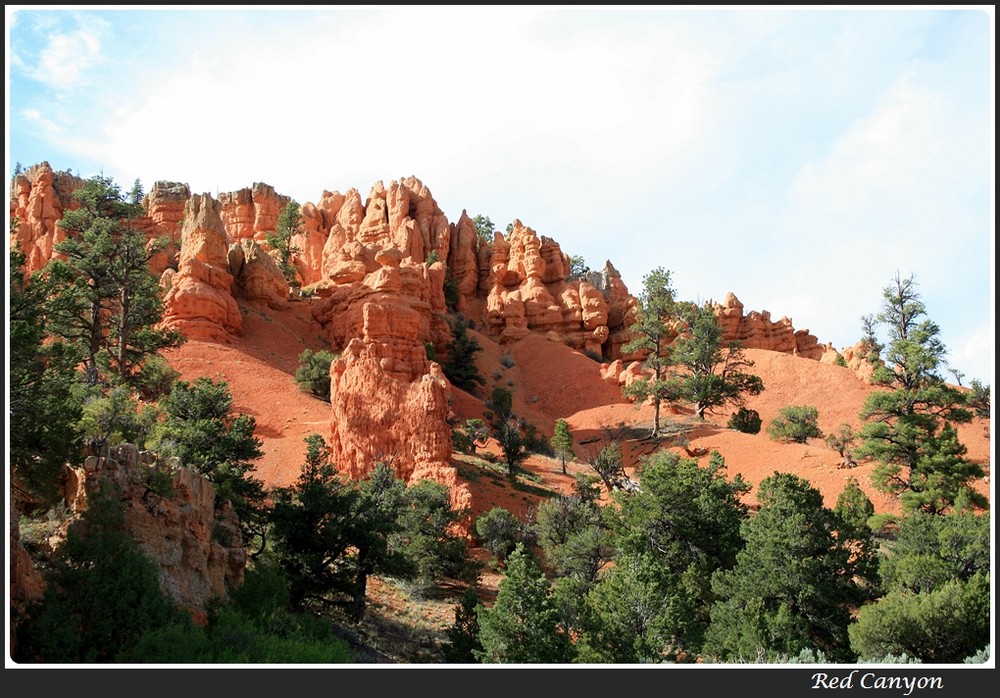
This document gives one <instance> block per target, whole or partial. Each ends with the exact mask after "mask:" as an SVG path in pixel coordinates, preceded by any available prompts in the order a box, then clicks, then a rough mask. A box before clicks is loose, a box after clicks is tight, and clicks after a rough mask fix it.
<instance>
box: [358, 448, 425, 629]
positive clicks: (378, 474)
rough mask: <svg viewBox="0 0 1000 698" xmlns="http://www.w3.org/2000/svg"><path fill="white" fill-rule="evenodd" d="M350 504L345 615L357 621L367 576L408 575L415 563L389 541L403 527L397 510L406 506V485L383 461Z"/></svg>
mask: <svg viewBox="0 0 1000 698" xmlns="http://www.w3.org/2000/svg"><path fill="white" fill-rule="evenodd" d="M358 492H359V496H358V498H357V500H356V501H355V504H354V512H353V514H352V517H351V522H350V529H349V537H350V542H351V549H350V551H349V553H348V555H347V557H346V560H345V562H346V565H347V566H348V567H349V568H350V569H351V570H352V571H353V577H354V581H353V585H352V592H351V597H352V598H351V603H350V605H349V606H348V617H349V618H350V619H351V620H353V621H354V622H355V623H360V622H361V620H362V619H363V618H364V616H365V610H366V607H367V593H368V591H367V590H368V578H369V577H371V576H372V575H374V574H384V575H388V576H391V577H397V578H401V579H412V578H413V577H414V576H416V574H417V571H418V569H417V566H416V564H415V563H414V561H413V559H412V558H411V557H410V555H409V554H408V553H409V552H410V551H407V550H405V549H404V548H402V547H401V546H396V545H393V542H394V541H396V540H397V538H396V536H397V534H399V533H400V532H401V531H402V530H403V526H402V524H401V523H400V514H401V513H402V512H403V509H404V507H405V506H406V503H405V498H406V485H405V484H403V481H402V480H400V479H399V478H398V477H396V471H395V470H393V469H392V466H390V465H389V464H387V463H378V464H377V465H376V466H375V468H374V469H373V470H372V472H371V473H370V474H369V475H368V477H366V478H365V479H364V480H362V481H361V483H360V486H359V490H358Z"/></svg>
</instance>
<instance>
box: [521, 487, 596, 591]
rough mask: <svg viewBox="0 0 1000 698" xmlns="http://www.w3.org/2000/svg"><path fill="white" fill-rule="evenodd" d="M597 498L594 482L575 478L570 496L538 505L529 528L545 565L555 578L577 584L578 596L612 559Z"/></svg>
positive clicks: (590, 584)
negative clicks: (533, 520) (539, 548)
mask: <svg viewBox="0 0 1000 698" xmlns="http://www.w3.org/2000/svg"><path fill="white" fill-rule="evenodd" d="M599 498H600V492H599V491H598V489H597V488H596V487H595V486H594V481H593V480H592V479H591V478H588V477H579V478H577V482H576V488H575V492H574V493H573V494H571V495H563V496H558V497H553V498H551V499H548V500H546V501H545V502H543V503H542V504H540V505H539V507H538V511H537V513H536V520H535V523H534V525H533V526H532V529H533V531H534V534H535V538H536V539H537V541H538V544H539V546H540V547H541V549H542V551H543V552H544V554H545V560H546V562H547V563H548V564H549V566H551V568H552V570H553V572H554V573H555V574H556V576H558V577H570V578H572V579H574V580H577V581H579V582H581V584H580V585H578V586H576V587H575V589H576V590H577V591H578V592H586V591H587V590H588V589H589V588H590V586H592V585H593V584H594V582H595V581H596V580H597V575H598V572H600V570H601V569H602V568H603V567H604V565H605V564H606V563H607V562H608V561H610V560H611V558H612V557H613V552H614V548H613V547H612V542H611V539H612V535H611V527H610V524H609V522H608V521H607V520H606V518H607V517H606V516H605V515H604V509H603V507H601V505H600V502H599Z"/></svg>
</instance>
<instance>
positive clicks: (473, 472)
mask: <svg viewBox="0 0 1000 698" xmlns="http://www.w3.org/2000/svg"><path fill="white" fill-rule="evenodd" d="M241 310H242V314H243V335H242V336H239V337H233V338H232V339H231V340H230V342H229V343H228V344H215V343H206V342H196V341H189V342H187V343H186V344H185V345H184V346H182V347H180V348H178V349H175V350H172V351H170V352H168V353H167V358H168V360H169V361H170V363H171V365H173V366H174V367H175V368H177V369H178V370H179V371H180V372H181V376H182V378H183V379H185V380H193V379H194V378H197V377H199V376H208V377H210V378H214V379H216V380H225V381H227V382H228V383H229V385H230V388H231V390H232V394H233V398H234V410H235V411H236V412H239V413H245V414H249V415H252V416H253V417H254V418H255V419H256V420H257V435H258V437H259V438H260V439H261V441H262V443H263V451H264V456H263V458H261V460H260V461H259V462H258V467H257V473H258V476H259V477H260V478H261V479H263V480H264V481H265V483H267V484H268V485H269V486H282V485H288V484H291V483H293V482H294V481H295V479H296V478H297V476H298V472H299V467H300V466H301V463H302V460H303V456H304V452H305V445H304V439H305V437H306V436H308V435H309V434H311V433H319V434H321V435H323V436H324V437H325V438H326V437H328V434H329V431H330V406H329V404H328V403H325V402H323V401H322V400H319V399H317V398H314V397H312V396H310V395H307V394H306V393H303V392H302V391H301V390H300V389H299V388H298V386H297V385H296V383H295V380H294V374H295V369H296V367H297V365H298V356H299V354H300V353H301V352H302V350H303V349H305V348H310V349H313V350H316V349H320V348H324V345H323V343H322V340H319V339H314V340H313V341H310V338H316V337H318V336H319V335H318V333H317V332H316V326H315V323H314V322H313V321H312V320H311V317H310V312H309V310H310V302H309V301H302V302H297V303H292V304H290V305H289V306H288V309H287V310H273V309H270V308H268V307H267V306H266V305H263V304H252V305H247V304H244V305H242V306H241ZM470 334H471V335H472V336H473V337H475V339H476V340H477V341H478V342H479V343H480V346H481V347H482V351H481V352H480V353H479V354H477V366H478V367H479V370H480V372H481V373H482V375H483V376H484V378H485V379H486V385H485V386H484V387H483V388H482V390H480V391H479V392H480V393H481V396H480V397H476V396H473V395H470V394H468V393H466V392H464V391H461V390H458V389H457V388H454V387H453V388H452V412H453V414H454V417H455V418H457V419H463V420H464V419H466V418H469V417H480V416H482V414H483V411H484V410H485V409H486V408H485V406H484V403H483V399H482V398H483V397H485V396H486V395H488V394H489V392H490V391H491V390H492V388H493V387H494V386H495V385H500V386H503V387H505V388H507V389H509V390H511V391H512V393H513V395H514V409H515V412H517V414H519V415H521V416H523V417H525V418H526V419H528V421H530V422H532V423H533V424H534V425H535V426H536V427H537V428H538V429H539V431H540V432H542V433H543V434H545V436H546V437H548V436H549V435H551V433H552V427H553V424H554V423H555V420H556V419H560V418H562V419H566V420H567V421H568V422H569V424H570V427H571V429H572V431H573V434H574V441H575V450H576V454H577V457H578V458H577V461H576V462H571V463H570V464H569V465H568V474H567V475H563V474H562V469H561V466H560V464H559V462H558V461H557V460H555V459H552V458H548V457H545V456H537V455H536V456H532V457H531V458H530V459H529V460H528V461H527V463H526V464H525V469H526V470H528V471H529V472H531V473H533V474H534V478H535V479H534V480H533V481H528V484H529V485H531V486H529V487H526V488H522V489H512V488H511V487H510V485H509V484H508V483H506V482H504V481H503V479H502V478H498V477H491V476H484V475H483V471H482V470H481V468H477V466H476V465H471V464H470V463H469V462H467V461H468V460H469V459H467V458H465V457H464V456H462V455H460V454H456V455H455V457H454V459H453V464H454V465H456V467H457V468H458V470H459V474H460V476H463V477H460V479H462V480H463V481H465V482H467V483H468V485H469V487H470V490H471V492H472V495H473V504H472V509H473V511H472V513H473V515H474V516H477V515H479V514H480V513H482V512H484V511H488V510H489V509H490V508H492V507H493V506H503V507H505V508H508V509H510V510H511V511H514V512H515V513H518V514H520V515H525V516H526V515H528V512H529V511H530V510H531V509H532V508H533V507H535V506H537V504H538V502H539V501H541V500H542V498H543V494H542V491H544V490H549V491H555V492H569V491H571V489H572V485H573V475H574V474H575V473H577V472H590V469H589V466H588V465H587V463H586V459H587V457H588V456H593V455H595V454H596V453H597V452H598V451H599V450H600V448H601V447H602V446H603V444H604V440H603V439H604V437H605V436H606V435H607V432H608V430H609V429H610V430H615V429H616V428H618V427H625V428H630V429H629V431H628V432H627V436H628V438H627V440H626V441H625V442H624V443H623V450H624V452H625V455H626V459H627V465H628V468H627V470H628V471H629V472H630V473H631V472H632V471H633V469H634V465H635V463H636V461H637V460H638V458H640V457H641V456H642V455H645V454H648V453H651V452H652V451H654V450H656V449H657V448H661V447H666V448H672V449H673V450H675V451H677V452H678V453H680V454H681V455H685V456H686V454H685V453H684V451H683V450H681V448H680V446H678V445H672V444H676V443H677V442H676V441H672V440H670V439H666V440H663V441H661V442H659V443H653V442H651V441H649V440H648V439H645V438H644V436H645V432H646V431H647V430H648V429H649V427H650V426H651V424H652V408H651V407H649V406H648V405H647V406H641V407H637V406H635V405H633V404H631V403H629V402H627V401H626V400H625V399H624V398H622V396H621V390H620V388H619V387H618V385H617V384H615V383H613V382H612V381H611V380H606V379H603V378H601V371H600V369H601V365H600V364H598V363H597V362H595V361H594V360H592V359H591V358H588V357H587V356H585V355H583V354H582V353H580V352H578V351H576V350H574V349H571V348H570V347H567V346H566V345H564V344H561V343H559V342H556V341H552V340H550V339H548V338H546V337H545V336H542V335H534V334H533V335H529V336H527V337H525V338H524V339H521V340H519V341H517V342H514V343H511V344H507V345H503V346H501V345H498V344H496V343H495V342H493V341H492V340H491V339H490V338H489V337H487V336H485V335H483V334H480V333H478V332H475V331H474V330H473V331H470ZM745 354H746V356H747V357H748V358H749V359H751V360H752V361H754V363H755V365H754V367H753V369H752V371H753V372H754V373H755V374H756V375H758V376H760V377H761V379H762V380H763V382H764V385H765V390H764V392H763V393H762V394H761V395H759V396H757V397H754V398H750V399H749V400H748V403H747V406H748V407H750V408H752V409H755V410H757V411H758V412H759V413H760V415H761V418H762V420H763V422H764V424H765V427H766V425H767V424H768V423H769V422H770V421H771V420H772V419H773V418H774V417H775V416H776V415H777V414H778V412H779V410H780V409H781V408H782V407H786V406H788V405H810V406H814V407H816V408H817V409H818V410H819V426H820V429H821V430H822V431H823V432H824V433H829V432H831V431H833V430H835V429H836V428H837V427H838V426H839V425H840V424H849V425H851V426H852V427H855V428H856V427H857V426H858V425H859V421H858V418H857V415H858V412H859V411H860V409H861V406H862V404H863V402H864V399H865V396H866V395H867V394H868V392H869V391H870V390H871V387H870V386H869V385H868V384H867V383H865V382H864V381H862V380H861V379H860V378H858V376H857V375H856V374H855V373H854V372H853V371H851V370H849V369H847V368H843V367H840V366H836V365H834V364H830V363H821V362H819V361H816V360H812V359H806V358H801V357H796V356H792V355H789V354H783V353H779V352H772V351H767V350H760V349H757V350H754V349H750V350H746V352H745ZM730 414H731V410H727V411H722V412H719V413H717V414H710V415H708V418H707V419H706V420H705V421H704V422H699V421H698V420H697V419H696V418H695V417H694V416H693V414H692V413H691V412H690V411H689V410H684V409H676V408H669V407H664V408H663V410H662V414H661V419H662V423H663V424H664V425H666V426H668V427H669V430H672V431H675V432H678V433H683V434H684V435H685V436H686V438H687V439H688V448H689V449H691V451H692V452H697V449H707V450H709V451H711V450H717V451H719V452H720V453H721V454H722V455H723V457H724V458H725V460H726V465H727V472H728V473H729V474H730V476H733V475H735V474H737V473H739V474H741V475H742V476H743V478H744V479H745V480H747V481H748V482H749V483H750V484H751V485H752V486H753V487H754V489H753V490H752V491H751V493H750V495H749V496H748V502H749V503H753V502H754V501H755V493H756V488H757V485H759V483H760V482H761V480H763V479H764V478H766V477H768V476H769V475H771V474H773V473H774V472H775V471H780V472H791V473H795V474H797V475H800V476H802V477H804V478H806V479H808V480H809V481H810V482H812V483H813V485H814V486H815V487H817V489H819V490H820V492H822V494H823V496H824V498H825V500H826V503H827V505H828V506H833V505H834V504H835V502H836V498H837V496H838V495H839V494H840V492H841V491H842V490H843V488H844V485H845V483H846V481H847V479H848V478H850V477H854V478H856V479H857V480H858V482H859V484H860V485H861V487H862V488H863V489H864V490H865V491H866V493H867V494H868V496H869V497H870V498H871V500H872V502H873V503H874V504H875V507H876V509H877V510H878V511H896V510H897V503H896V502H895V501H893V500H892V499H891V498H889V497H887V496H885V495H883V494H882V493H880V492H878V491H876V490H875V489H874V488H873V487H872V486H871V483H870V477H869V476H870V474H871V471H872V468H873V465H872V464H870V463H867V464H861V465H860V466H858V467H856V468H851V469H847V468H842V467H839V461H840V456H839V454H838V453H837V452H836V451H834V450H832V449H830V448H828V447H827V446H826V444H825V443H824V442H823V440H822V439H811V440H810V441H809V443H807V444H786V443H779V442H775V441H773V440H772V439H771V438H770V437H768V436H767V434H766V428H765V429H762V431H761V433H759V434H756V435H750V434H742V433H739V432H736V431H733V430H730V429H727V428H726V427H725V425H726V422H727V420H728V418H729V416H730ZM983 427H984V425H983V424H982V423H978V422H977V423H974V424H972V425H967V426H963V427H961V428H960V436H961V438H962V442H963V443H964V444H965V445H966V447H967V448H968V456H969V457H970V458H972V459H974V460H976V461H978V462H981V463H985V464H987V468H988V463H989V456H990V441H989V439H988V438H986V437H985V436H984V430H983ZM483 450H484V451H486V452H492V453H499V450H498V449H497V448H496V446H495V444H491V445H489V446H487V447H486V448H485V449H483ZM701 460H702V461H703V462H704V461H707V455H706V456H702V458H701ZM978 486H979V488H980V489H981V490H982V491H983V492H984V493H986V494H990V485H989V484H988V482H986V481H983V482H980V483H978Z"/></svg>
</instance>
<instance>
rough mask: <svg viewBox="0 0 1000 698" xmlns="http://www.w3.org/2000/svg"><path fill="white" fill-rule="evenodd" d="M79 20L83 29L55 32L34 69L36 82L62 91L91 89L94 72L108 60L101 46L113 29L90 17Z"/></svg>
mask: <svg viewBox="0 0 1000 698" xmlns="http://www.w3.org/2000/svg"><path fill="white" fill-rule="evenodd" d="M75 17H76V19H77V21H78V22H79V23H80V26H79V27H77V28H76V29H74V30H72V31H60V30H56V29H53V31H52V32H51V33H50V34H48V36H47V38H46V43H45V46H44V47H43V48H42V49H41V50H40V53H39V55H38V56H37V57H36V60H35V62H34V65H33V66H32V67H31V76H32V77H33V78H34V79H35V80H37V81H39V82H41V83H43V84H45V85H47V86H48V87H50V88H52V89H55V90H59V91H67V90H72V89H75V88H78V87H81V86H85V85H87V84H88V83H89V82H90V80H91V76H90V72H91V71H92V70H93V69H94V68H95V67H97V66H98V65H100V63H101V62H102V60H103V58H104V56H103V53H102V48H101V44H102V41H103V39H104V37H105V35H106V34H107V32H108V30H109V28H110V27H109V25H108V23H107V22H106V21H105V20H103V19H100V18H97V17H93V16H90V15H82V14H81V15H75ZM84 23H85V24H84Z"/></svg>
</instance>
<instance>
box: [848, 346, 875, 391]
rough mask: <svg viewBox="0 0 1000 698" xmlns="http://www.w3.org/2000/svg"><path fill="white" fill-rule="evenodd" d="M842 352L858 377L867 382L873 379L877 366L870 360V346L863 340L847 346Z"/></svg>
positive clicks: (849, 366)
mask: <svg viewBox="0 0 1000 698" xmlns="http://www.w3.org/2000/svg"><path fill="white" fill-rule="evenodd" d="M840 354H841V356H843V357H844V363H846V364H847V367H848V368H849V369H851V370H852V371H854V372H855V373H856V374H858V378H860V379H861V380H863V381H865V382H866V383H867V382H869V381H870V380H871V377H872V374H873V373H875V366H874V365H873V364H872V363H871V362H870V361H869V360H868V347H866V346H865V343H864V342H863V341H859V342H858V343H857V344H855V345H854V346H852V347H846V348H845V349H844V350H843V351H842V352H841V353H840Z"/></svg>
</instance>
